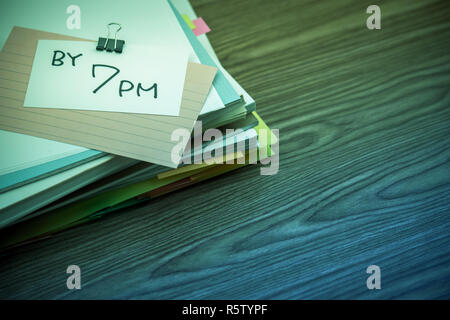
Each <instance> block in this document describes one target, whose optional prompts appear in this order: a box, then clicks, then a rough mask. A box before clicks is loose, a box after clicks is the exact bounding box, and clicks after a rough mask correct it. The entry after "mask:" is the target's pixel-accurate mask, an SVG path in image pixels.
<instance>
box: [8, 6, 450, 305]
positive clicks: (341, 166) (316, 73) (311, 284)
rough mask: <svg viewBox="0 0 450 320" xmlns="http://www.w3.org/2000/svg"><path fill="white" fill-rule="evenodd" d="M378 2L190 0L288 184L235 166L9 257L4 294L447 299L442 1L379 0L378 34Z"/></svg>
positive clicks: (448, 169)
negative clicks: (374, 18)
mask: <svg viewBox="0 0 450 320" xmlns="http://www.w3.org/2000/svg"><path fill="white" fill-rule="evenodd" d="M370 4H373V3H372V2H370V1H365V0H363V1H360V0H358V1H357V0H340V1H332V0H326V1H325V0H322V1H312V0H289V1H287V0H286V1H240V0H227V1H219V0H217V1H216V0H214V1H213V0H204V1H193V6H194V8H195V9H196V11H197V13H198V15H199V16H202V17H203V18H204V19H205V21H206V22H207V23H208V24H209V26H210V27H211V29H212V32H211V33H210V34H209V38H210V41H211V42H212V44H213V46H214V48H215V49H216V51H217V54H218V56H219V58H220V59H221V61H222V63H223V65H224V66H225V67H226V68H227V69H228V70H229V72H230V73H231V74H232V75H233V76H235V78H236V79H237V80H238V81H239V82H240V83H241V84H242V86H243V87H245V88H246V89H247V90H248V92H249V93H250V94H251V95H252V96H253V97H254V99H255V100H256V101H257V110H258V113H259V114H260V115H261V116H262V117H263V119H264V120H265V121H266V122H267V124H268V125H269V126H271V127H272V128H276V129H279V130H280V140H281V141H280V170H279V172H278V174H277V175H274V176H261V175H260V174H259V170H260V168H259V167H258V166H250V167H246V168H242V169H239V170H237V171H235V172H232V173H230V174H227V175H225V176H221V177H218V178H215V179H213V180H210V181H206V182H203V183H201V184H199V185H196V186H194V187H191V188H189V189H187V190H182V191H178V192H175V193H173V194H170V195H167V196H164V197H162V198H159V199H156V200H154V201H152V202H149V203H148V204H145V205H142V206H140V207H137V208H133V209H128V210H126V211H121V212H118V213H115V214H112V215H110V216H107V217H105V218H104V219H101V220H99V221H97V222H94V223H90V224H87V225H83V226H80V227H77V228H74V229H72V230H69V231H67V232H63V233H61V234H58V235H56V236H54V237H52V238H50V239H48V240H45V241H42V242H39V243H36V244H32V245H29V246H26V247H23V248H20V249H17V250H15V251H12V252H10V253H8V254H6V255H4V256H2V257H1V263H0V283H1V286H0V297H1V298H14V299H15V298H27V299H30V298H50V299H88V298H94V299H95V298H120V299H174V298H185V299H203V298H209V299H259V298H265V299H311V298H321V299H346V298H354V299H363V298H374V299H378V298H384V299H391V298H430V299H431V298H447V299H448V298H450V285H449V281H450V161H449V159H450V140H449V137H450V126H449V124H450V94H449V88H450V53H449V49H450V21H449V20H448V17H449V16H450V10H449V5H448V2H447V1H431V0H430V1H419V0H414V1H409V0H408V1H406V0H402V1H377V3H376V4H378V5H379V6H380V7H381V10H382V30H376V31H369V30H368V29H367V28H366V26H365V23H366V18H367V17H368V15H367V14H366V8H367V7H368V6H369V5H370ZM70 264H77V265H79V266H80V267H81V270H82V289H81V290H78V291H69V290H67V288H66V277H67V275H66V273H65V270H66V268H67V266H68V265H70ZM371 264H376V265H379V266H380V268H381V274H382V289H381V290H368V289H367V288H366V278H367V277H368V275H367V274H366V268H367V266H369V265H371Z"/></svg>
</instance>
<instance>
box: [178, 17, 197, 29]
mask: <svg viewBox="0 0 450 320" xmlns="http://www.w3.org/2000/svg"><path fill="white" fill-rule="evenodd" d="M181 16H182V17H183V20H184V21H186V23H187V25H188V26H189V28H191V30H194V29H195V28H196V26H195V24H194V23H193V22H192V21H191V19H189V17H188V15H187V14H183V15H181Z"/></svg>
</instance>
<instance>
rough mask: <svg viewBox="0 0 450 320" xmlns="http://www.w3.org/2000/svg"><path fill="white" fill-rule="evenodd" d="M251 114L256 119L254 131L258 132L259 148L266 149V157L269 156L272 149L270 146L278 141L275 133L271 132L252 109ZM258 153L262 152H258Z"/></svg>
mask: <svg viewBox="0 0 450 320" xmlns="http://www.w3.org/2000/svg"><path fill="white" fill-rule="evenodd" d="M252 114H253V115H254V116H255V118H256V119H257V120H258V125H257V126H256V127H255V130H256V133H257V134H258V140H259V143H260V146H259V148H260V149H262V150H266V152H267V153H266V154H267V156H268V157H270V156H271V154H272V150H271V149H270V146H271V145H273V144H275V143H277V142H278V138H277V136H276V135H274V134H273V133H272V130H270V128H269V127H268V126H267V124H266V123H265V122H264V121H263V119H261V117H260V116H259V115H258V114H257V113H256V111H253V112H252ZM260 154H263V153H261V152H260Z"/></svg>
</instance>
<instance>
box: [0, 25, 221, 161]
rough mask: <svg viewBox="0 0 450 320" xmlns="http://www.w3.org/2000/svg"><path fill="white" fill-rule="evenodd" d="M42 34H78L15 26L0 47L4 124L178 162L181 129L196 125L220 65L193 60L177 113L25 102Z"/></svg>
mask: <svg viewBox="0 0 450 320" xmlns="http://www.w3.org/2000/svg"><path fill="white" fill-rule="evenodd" d="M39 39H48V40H79V41H82V40H83V41H84V39H76V38H70V37H69V38H68V37H67V36H64V35H58V34H54V33H48V32H43V31H37V30H32V29H26V28H19V27H15V28H14V29H13V31H12V32H11V34H10V37H9V38H8V41H7V42H6V44H5V46H4V47H3V51H2V52H1V53H0V113H1V114H2V116H1V117H0V129H3V130H9V131H14V132H19V133H25V134H30V135H33V136H38V137H42V138H47V139H53V140H57V141H61V142H65V143H71V144H75V145H80V146H83V147H87V148H91V149H96V150H101V151H105V152H109V153H113V154H118V155H122V156H125V157H130V158H134V159H138V160H143V161H147V162H153V163H156V164H160V165H165V166H168V167H172V168H175V167H177V166H178V164H177V163H173V162H172V159H171V152H172V149H173V147H174V146H176V145H179V142H178V141H171V135H172V132H173V131H174V130H176V129H179V128H181V129H183V128H184V129H186V130H188V131H192V128H193V126H194V123H195V121H196V119H197V117H198V114H199V113H200V110H201V109H202V107H203V104H204V102H205V99H206V96H207V95H208V92H209V90H210V88H211V84H212V81H213V79H214V76H215V74H216V71H217V69H216V68H213V67H209V66H204V65H200V64H197V63H189V64H188V67H187V71H186V79H185V84H184V89H183V94H182V101H181V109H180V115H179V116H178V117H172V116H161V115H146V114H139V115H137V114H127V113H117V112H106V111H105V112H103V111H78V110H60V109H41V108H24V107H23V102H24V98H25V90H26V87H27V83H28V79H29V76H30V72H31V65H32V62H33V57H34V53H35V50H36V45H37V41H38V40H39Z"/></svg>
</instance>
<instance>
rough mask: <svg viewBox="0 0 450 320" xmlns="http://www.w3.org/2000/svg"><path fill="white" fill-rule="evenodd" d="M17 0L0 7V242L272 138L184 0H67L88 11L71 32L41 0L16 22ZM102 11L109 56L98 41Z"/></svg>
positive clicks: (106, 208) (45, 229)
mask: <svg viewBox="0 0 450 320" xmlns="http://www.w3.org/2000/svg"><path fill="white" fill-rule="evenodd" d="M20 2H21V1H17V2H16V3H15V6H8V7H5V8H0V9H1V10H2V12H5V13H6V14H5V17H7V21H6V22H5V23H4V24H3V25H2V28H3V29H5V32H9V36H8V38H7V39H4V40H2V41H4V43H3V42H2V43H1V44H2V45H3V49H2V51H1V52H0V112H1V116H0V129H1V130H0V144H1V148H2V149H1V150H2V156H1V159H0V228H1V230H0V248H3V249H4V248H9V247H12V246H16V245H20V244H24V243H28V242H29V241H32V240H37V239H41V238H43V237H46V236H48V235H49V234H53V233H55V232H59V231H62V230H64V229H67V228H69V227H72V226H74V225H78V224H81V223H84V222H86V221H91V220H92V219H96V218H99V217H101V216H103V215H104V214H106V213H110V212H113V211H115V210H117V209H120V208H124V207H127V206H131V205H134V204H136V203H139V202H143V201H148V200H149V199H152V198H155V197H158V196H161V195H164V194H167V193H170V192H171V191H175V190H179V189H182V188H185V187H188V186H191V185H193V184H195V183H197V182H200V181H203V180H205V179H209V178H211V177H215V176H217V175H221V174H223V173H225V172H228V171H231V170H235V169H237V168H240V167H242V166H245V165H246V164H248V163H249V158H250V157H252V156H256V158H258V159H260V158H263V157H269V156H270V155H271V154H270V153H271V149H270V145H271V144H273V143H276V137H275V136H273V135H272V134H271V133H270V130H269V129H268V128H267V126H266V125H265V123H264V122H263V121H262V119H261V118H260V117H259V116H258V115H257V114H256V112H255V101H254V100H253V99H252V98H251V97H250V95H249V94H248V93H247V92H246V91H245V90H244V89H243V88H242V87H241V86H240V85H239V84H238V83H237V82H236V81H235V80H234V79H233V78H232V77H231V75H230V74H229V73H228V72H227V71H226V70H225V69H224V68H223V67H222V66H221V64H220V62H219V60H218V59H217V56H216V55H215V53H214V50H213V48H212V47H211V45H210V43H209V41H208V38H207V36H206V34H205V33H206V32H208V31H210V29H209V27H208V26H207V25H206V23H205V21H204V20H203V19H202V18H197V17H196V15H195V12H194V11H193V9H192V7H191V6H190V4H189V2H188V1H187V0H173V1H166V0H158V1H143V0H142V1H141V0H135V1H132V2H133V5H132V6H130V4H129V3H127V5H126V9H125V7H121V6H120V5H119V6H117V7H113V8H111V10H108V11H107V12H105V10H103V9H102V6H103V5H105V3H104V2H103V1H100V2H97V1H96V2H94V1H89V2H88V1H85V2H81V4H80V7H81V8H82V9H83V10H86V11H89V12H95V13H98V14H96V16H97V17H96V19H95V21H94V20H90V21H86V23H85V24H84V25H83V27H82V28H81V29H79V30H70V29H64V28H61V26H60V25H56V24H53V22H52V21H54V19H52V17H50V16H51V15H52V14H55V15H57V14H58V15H59V14H60V13H57V12H56V11H54V10H57V9H58V6H56V7H55V4H54V2H50V1H48V0H46V1H43V2H41V3H40V7H39V9H37V10H40V11H42V12H46V15H45V16H42V17H41V18H35V19H32V20H27V21H21V19H22V12H23V11H22V10H21V9H22V8H21V5H22V6H25V5H29V3H28V2H27V3H26V4H25V2H24V1H22V2H23V3H20ZM130 8H131V9H130ZM59 9H61V8H59ZM149 15H150V17H149ZM55 19H56V18H55ZM116 20H117V21H120V23H121V25H122V27H123V32H122V30H121V31H120V32H118V33H117V39H123V40H124V41H125V45H124V47H123V51H122V53H116V52H107V51H105V50H99V49H98V48H96V47H97V45H98V44H97V39H96V35H97V37H98V36H103V37H105V36H106V35H105V34H101V33H102V31H103V30H105V26H106V25H107V24H108V23H109V22H111V21H116ZM5 24H8V27H5V26H4V25H5ZM101 24H102V26H100V25H101ZM18 25H20V27H19V26H18ZM13 26H14V27H13ZM7 28H8V30H6V29H7ZM148 30H152V32H147V31H148ZM2 31H3V30H2ZM111 38H112V37H111ZM116 44H117V42H116V41H115V40H114V41H113V42H111V43H110V45H116ZM100 49H103V48H100ZM231 129H232V130H231ZM262 142H264V143H263V144H262ZM261 150H263V151H264V152H261Z"/></svg>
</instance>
